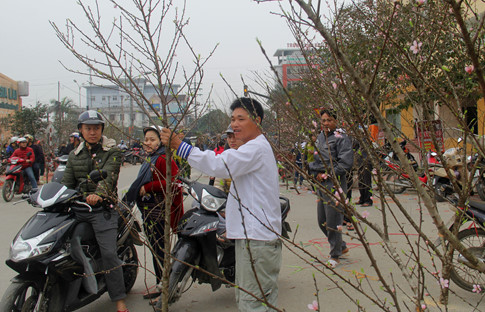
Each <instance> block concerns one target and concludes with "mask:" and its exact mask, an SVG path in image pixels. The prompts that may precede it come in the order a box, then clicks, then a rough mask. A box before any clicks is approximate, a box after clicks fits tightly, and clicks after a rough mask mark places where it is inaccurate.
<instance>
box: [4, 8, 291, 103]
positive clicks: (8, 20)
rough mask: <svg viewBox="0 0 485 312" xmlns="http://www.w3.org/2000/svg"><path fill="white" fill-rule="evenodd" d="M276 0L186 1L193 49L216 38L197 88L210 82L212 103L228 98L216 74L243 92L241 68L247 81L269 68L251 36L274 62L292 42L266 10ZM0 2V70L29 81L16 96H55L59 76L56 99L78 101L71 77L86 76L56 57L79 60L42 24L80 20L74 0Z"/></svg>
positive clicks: (74, 63)
mask: <svg viewBox="0 0 485 312" xmlns="http://www.w3.org/2000/svg"><path fill="white" fill-rule="evenodd" d="M128 1H130V0H122V2H128ZM90 2H92V1H91V0H90ZM100 3H103V5H102V7H101V9H102V11H103V12H106V14H108V15H109V14H114V12H115V9H114V7H113V5H112V4H109V3H108V1H107V0H102V1H100ZM174 3H176V4H177V3H179V5H182V4H181V3H182V1H178V0H175V1H174ZM278 4H279V2H278V1H274V2H269V3H261V4H258V3H256V2H254V1H252V0H188V1H187V7H188V8H187V9H188V11H187V15H188V16H189V17H190V24H189V26H188V28H187V29H186V32H187V34H188V37H189V40H190V42H191V44H192V45H193V46H194V48H195V50H196V51H197V52H199V53H200V54H201V55H202V56H207V55H208V53H209V51H210V50H211V49H212V48H213V47H214V46H215V45H216V44H217V43H219V44H220V46H219V47H218V49H217V50H216V53H215V55H214V56H213V58H212V59H211V60H210V61H209V63H208V64H207V65H206V67H205V69H204V71H205V79H204V81H203V88H204V91H203V92H202V93H204V94H206V93H207V92H208V90H209V89H210V87H211V85H213V86H214V93H213V96H212V100H213V101H214V103H215V104H216V105H217V106H219V107H221V106H225V105H224V104H227V102H228V101H229V100H231V99H232V95H231V93H230V92H229V90H228V88H227V87H226V85H225V83H224V82H223V81H222V79H221V78H220V74H223V75H224V76H225V77H226V78H227V79H228V81H229V83H230V84H231V85H232V87H233V88H234V89H235V90H236V91H237V92H238V93H239V94H238V95H242V92H243V84H242V82H241V78H240V77H241V75H242V76H243V77H244V78H245V80H246V81H247V82H249V83H250V84H252V83H253V82H252V80H254V77H255V75H254V72H259V73H268V72H269V65H268V63H267V61H266V60H265V58H264V56H263V55H262V53H261V51H260V49H259V46H258V44H257V42H256V38H259V39H260V40H261V41H262V44H263V46H264V48H265V49H266V51H267V53H268V54H269V55H270V56H271V59H272V62H273V63H276V58H274V57H272V55H273V54H274V52H275V51H276V50H277V49H278V48H285V47H286V46H287V43H290V42H293V41H294V39H293V38H292V35H291V33H290V31H289V29H288V27H287V25H286V22H285V20H284V19H283V18H281V17H279V16H277V15H275V14H272V13H271V12H280V10H279V6H278ZM1 9H2V18H1V19H0V34H1V39H2V45H1V47H2V48H1V49H0V72H1V73H3V74H5V75H6V76H8V77H10V78H12V79H14V80H21V81H28V82H29V84H30V95H29V96H28V97H24V98H23V103H24V105H33V104H34V103H35V102H36V101H41V102H43V103H48V102H49V101H50V100H51V99H57V93H58V88H57V84H58V82H60V85H61V88H60V95H61V98H62V97H64V96H68V97H70V98H72V99H73V100H74V102H75V103H78V102H79V93H78V91H79V88H78V85H76V83H75V82H74V81H73V80H74V79H76V80H77V82H78V83H79V84H81V83H86V82H87V79H86V78H85V77H83V76H79V75H75V74H72V73H70V72H68V71H66V70H65V69H64V68H63V67H62V66H61V64H60V63H59V61H62V62H63V63H64V64H66V65H67V66H69V67H70V68H77V69H82V68H83V67H82V66H81V64H80V63H79V61H77V60H76V59H75V58H74V57H73V56H72V55H71V54H70V52H69V51H67V49H66V48H64V47H63V46H62V44H61V43H60V41H59V40H58V39H57V37H56V35H55V32H54V30H53V29H52V27H51V25H50V24H49V21H53V22H55V23H56V24H58V25H59V26H63V25H64V22H65V19H66V18H70V19H72V20H74V21H75V22H76V23H78V24H79V25H81V26H82V25H84V27H87V26H86V24H85V22H86V18H85V17H84V15H83V13H82V11H81V10H80V8H79V7H78V5H77V4H76V1H73V0H48V1H38V0H22V1H20V0H8V1H2V5H1ZM108 21H109V19H108V20H107V22H108ZM178 57H179V58H180V61H181V62H183V61H184V59H185V58H184V57H185V55H178ZM189 59H190V58H187V60H189ZM176 82H177V83H182V81H176ZM82 90H83V91H82V92H81V94H82V100H81V101H82V103H83V106H85V102H86V99H85V90H84V89H82Z"/></svg>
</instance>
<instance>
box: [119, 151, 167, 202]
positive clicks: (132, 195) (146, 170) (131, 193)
mask: <svg viewBox="0 0 485 312" xmlns="http://www.w3.org/2000/svg"><path fill="white" fill-rule="evenodd" d="M164 154H165V146H161V147H160V148H159V149H158V150H156V151H155V152H153V153H151V154H150V155H149V156H148V157H147V160H148V159H149V160H150V161H149V162H148V161H145V162H143V164H142V165H141V168H140V171H139V172H138V176H137V177H136V179H135V181H133V183H132V184H131V186H130V188H129V189H128V192H127V193H126V195H125V196H124V197H123V202H125V203H126V204H127V205H129V206H130V207H133V205H134V204H135V202H136V199H137V197H138V194H139V193H140V189H141V187H142V186H143V185H145V184H147V183H148V182H150V181H152V179H153V174H152V171H151V170H150V168H151V167H152V165H153V166H154V167H155V164H156V163H157V159H158V157H159V156H160V155H164Z"/></svg>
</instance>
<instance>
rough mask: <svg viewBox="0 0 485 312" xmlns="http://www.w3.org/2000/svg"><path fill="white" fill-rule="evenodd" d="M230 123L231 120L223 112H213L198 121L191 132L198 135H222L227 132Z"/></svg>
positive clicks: (217, 110) (218, 110)
mask: <svg viewBox="0 0 485 312" xmlns="http://www.w3.org/2000/svg"><path fill="white" fill-rule="evenodd" d="M230 122H231V119H230V118H229V116H228V115H227V114H226V113H224V112H223V111H222V110H220V109H216V110H212V111H210V112H208V113H207V114H205V115H204V116H202V117H201V118H200V119H199V120H197V123H196V125H195V127H194V128H193V129H192V131H191V132H192V133H196V134H205V133H210V134H211V135H215V134H221V133H223V132H224V131H226V129H227V126H228V125H229V123H230Z"/></svg>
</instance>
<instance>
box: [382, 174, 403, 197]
mask: <svg viewBox="0 0 485 312" xmlns="http://www.w3.org/2000/svg"><path fill="white" fill-rule="evenodd" d="M386 183H387V185H388V186H389V189H390V190H391V192H393V193H394V194H401V193H403V192H404V191H405V190H406V187H405V186H402V185H400V184H403V183H406V181H404V180H403V179H401V177H400V176H399V175H398V174H397V173H395V172H392V173H389V174H388V175H387V177H386Z"/></svg>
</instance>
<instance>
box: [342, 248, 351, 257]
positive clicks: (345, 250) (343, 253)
mask: <svg viewBox="0 0 485 312" xmlns="http://www.w3.org/2000/svg"><path fill="white" fill-rule="evenodd" d="M349 250H350V249H349V247H347V248H345V249H344V250H342V255H345V254H346V253H349Z"/></svg>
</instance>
